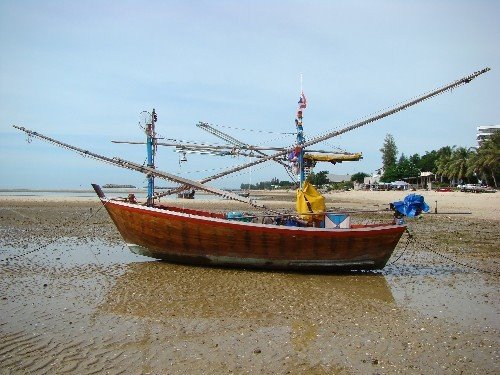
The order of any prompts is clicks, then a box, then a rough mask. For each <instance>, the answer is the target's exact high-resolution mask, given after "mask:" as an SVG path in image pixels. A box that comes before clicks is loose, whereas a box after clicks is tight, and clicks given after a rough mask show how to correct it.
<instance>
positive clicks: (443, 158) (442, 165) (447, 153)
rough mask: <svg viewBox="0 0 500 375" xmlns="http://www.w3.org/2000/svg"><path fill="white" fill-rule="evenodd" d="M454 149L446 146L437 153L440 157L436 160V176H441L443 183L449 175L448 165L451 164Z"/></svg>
mask: <svg viewBox="0 0 500 375" xmlns="http://www.w3.org/2000/svg"><path fill="white" fill-rule="evenodd" d="M454 149H455V146H453V147H450V146H445V147H441V148H440V149H439V150H438V152H437V154H438V155H439V156H438V158H437V159H436V175H437V176H441V182H443V177H446V176H447V175H448V165H449V163H450V160H451V154H452V152H453V150H454Z"/></svg>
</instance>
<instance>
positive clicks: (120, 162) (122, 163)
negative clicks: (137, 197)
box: [12, 125, 268, 210]
mask: <svg viewBox="0 0 500 375" xmlns="http://www.w3.org/2000/svg"><path fill="white" fill-rule="evenodd" d="M12 126H13V127H14V128H16V129H18V130H21V131H23V132H25V133H26V134H27V135H28V137H34V138H38V139H41V140H43V141H47V142H49V143H52V144H54V145H56V146H59V147H62V148H65V149H67V150H70V151H75V152H76V153H78V154H80V155H82V156H87V157H90V158H93V159H96V160H99V161H102V162H105V163H108V164H112V165H114V166H117V167H120V168H125V169H130V170H133V171H137V172H141V173H144V174H146V175H148V176H152V177H160V178H163V179H165V180H170V181H174V182H177V183H179V184H184V185H189V186H192V187H194V188H196V189H199V190H204V191H207V192H209V193H212V194H216V195H220V196H222V197H224V198H228V199H232V200H235V201H239V202H243V203H247V204H249V205H251V206H252V207H255V208H261V209H265V210H267V209H268V208H267V207H266V206H264V205H262V204H258V203H255V201H254V200H252V199H249V198H245V197H242V196H240V195H238V194H233V193H230V192H228V191H224V190H220V189H217V188H214V187H211V186H208V185H204V184H202V183H200V182H198V181H193V180H189V179H187V178H183V177H180V176H176V175H174V174H171V173H168V172H163V171H160V170H158V169H155V168H154V167H150V166H144V165H141V164H137V163H134V162H131V161H128V160H124V159H120V158H117V157H113V158H110V157H107V156H103V155H99V154H96V153H94V152H91V151H88V150H84V149H82V148H79V147H75V146H71V145H69V144H67V143H63V142H60V141H58V140H56V139H54V138H50V137H47V136H45V135H43V134H40V133H37V132H35V131H32V130H29V129H26V128H23V127H21V126H17V125H12ZM148 194H149V186H148Z"/></svg>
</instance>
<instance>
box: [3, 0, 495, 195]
mask: <svg viewBox="0 0 500 375" xmlns="http://www.w3.org/2000/svg"><path fill="white" fill-rule="evenodd" d="M499 14H500V1H459V0H449V1H439V0H432V1H422V0H419V1H311V0H309V1H272V0H271V1H269V0H268V1H256V0H253V1H79V2H77V1H23V0H15V1H14V0H12V1H9V0H3V1H1V2H0V51H1V52H0V53H1V58H0V188H15V187H30V188H77V187H85V188H86V187H89V184H90V183H91V182H97V183H100V184H105V183H119V184H129V183H130V184H133V185H136V186H144V185H145V184H146V183H145V179H144V177H143V176H142V175H140V174H138V173H136V172H131V171H125V170H120V169H118V168H115V167H112V166H109V165H106V164H101V163H99V162H96V161H94V160H91V159H85V158H82V157H80V156H78V155H76V154H73V153H71V152H69V151H65V150H62V149H59V148H56V147H54V146H52V145H50V144H48V143H44V142H41V141H37V140H33V142H31V143H29V144H28V143H26V142H25V139H26V137H25V135H24V134H23V133H21V132H19V131H17V130H15V129H13V128H12V125H14V124H16V125H20V126H24V127H26V128H29V129H32V130H35V131H37V132H40V133H43V134H46V135H48V136H51V137H53V138H56V139H59V140H62V141H64V142H66V143H69V144H73V145H76V146H78V147H82V148H87V149H90V150H93V151H95V152H97V153H101V154H104V155H106V156H120V157H122V158H125V159H130V160H132V161H135V162H139V163H142V162H143V161H144V159H145V158H146V154H145V146H137V145H118V144H112V143H111V142H110V141H111V140H113V139H118V140H131V141H141V140H143V139H144V133H143V132H142V131H141V129H140V128H139V126H138V123H139V121H140V113H141V112H142V111H143V110H149V111H151V110H152V108H155V109H156V111H157V113H158V123H157V131H158V133H159V134H161V135H162V136H164V137H166V138H175V139H182V140H193V141H205V142H213V143H221V141H220V140H218V139H217V138H215V137H213V136H211V135H210V134H207V133H205V132H203V131H201V130H200V129H198V128H197V127H196V123H197V122H199V121H206V122H209V123H212V124H216V125H220V126H225V127H226V128H221V130H223V131H225V132H228V133H230V134H231V135H233V136H234V137H236V138H239V139H241V140H243V141H245V142H247V143H252V144H258V145H263V146H264V145H268V146H287V145H290V144H291V143H293V140H294V138H293V136H290V135H286V134H282V133H288V132H293V131H294V130H295V125H294V116H295V111H296V108H297V101H298V99H299V94H300V79H299V77H300V74H301V73H302V74H303V89H304V93H305V95H306V97H307V100H308V107H307V109H306V111H305V117H304V130H305V133H306V137H308V138H312V137H313V136H315V135H318V134H321V133H325V132H327V131H330V130H332V129H336V128H342V127H343V126H345V124H347V123H349V122H351V121H353V120H355V119H358V118H361V117H363V116H365V115H368V114H371V113H374V112H377V111H379V110H381V109H384V108H387V107H390V106H392V105H394V104H396V103H399V102H401V101H403V100H406V99H410V98H412V97H415V96H417V95H419V94H422V93H424V92H427V91H429V90H432V89H434V88H438V87H440V86H442V85H444V84H446V83H448V82H452V81H454V80H456V79H459V78H462V77H464V76H466V75H468V74H470V73H472V72H474V71H477V70H480V69H482V68H484V67H490V68H492V70H491V71H490V72H489V73H486V74H484V75H483V76H481V77H479V78H478V79H476V80H474V81H473V82H472V83H470V84H468V85H465V86H462V87H460V88H458V89H456V90H454V91H453V92H451V93H446V94H443V95H440V96H438V97H436V98H434V99H431V100H428V101H426V102H424V103H422V104H419V105H417V106H415V107H413V108H411V109H409V110H407V111H403V112H402V113H399V114H396V115H394V116H391V117H389V118H386V119H383V120H380V121H378V122H375V123H373V124H370V125H367V126H366V127H363V128H360V129H357V130H354V131H352V132H349V133H346V134H344V135H343V136H341V137H338V138H333V139H331V140H329V141H327V142H325V143H322V144H320V145H317V147H316V148H322V149H340V150H346V151H350V152H362V153H363V155H364V158H363V160H362V161H359V162H350V163H347V162H345V163H343V164H340V165H335V166H332V165H330V164H318V165H317V167H316V169H315V171H316V172H319V171H321V170H328V171H329V172H330V173H338V174H346V173H349V174H353V173H356V172H358V171H363V172H368V173H372V172H373V171H374V170H375V169H377V168H379V167H380V165H381V153H380V151H379V149H380V147H381V146H382V143H383V140H384V137H385V136H386V134H387V133H391V134H392V135H393V136H394V139H395V141H396V144H397V146H398V149H399V152H404V153H405V154H406V155H411V154H414V153H419V154H421V155H422V154H424V153H425V152H426V151H430V150H433V149H438V148H440V147H442V146H445V145H450V146H453V145H457V146H465V147H470V146H475V145H476V142H475V134H476V127H477V126H479V125H495V124H499V123H500V120H499V118H500V106H499V105H498V101H499V100H498V99H499V91H500V67H499V62H500V48H499V47H498V46H499V45H500V32H499V31H500V22H499V21H498V15H499ZM227 127H233V128H238V129H233V128H227ZM251 130H253V131H251ZM246 161H247V159H245V158H232V157H225V158H223V157H215V156H200V155H188V162H187V163H182V165H180V163H179V154H177V153H175V152H173V151H172V150H171V149H166V148H160V149H159V153H158V156H157V166H158V168H159V169H162V170H165V171H168V172H172V173H177V174H181V175H182V176H184V177H188V178H192V179H201V178H203V177H205V176H208V175H211V174H214V173H215V172H218V171H220V170H221V169H223V168H225V167H228V166H233V165H237V164H240V163H244V162H246ZM272 177H278V178H279V179H287V175H286V173H285V172H284V170H283V168H282V167H279V166H277V165H273V164H272V163H266V164H262V165H260V166H259V167H256V168H254V169H251V170H249V171H248V173H241V174H238V175H235V176H231V177H230V178H225V179H222V180H220V181H217V182H213V184H214V185H216V186H219V187H239V184H240V183H241V182H252V183H255V182H258V181H261V180H263V179H271V178H272ZM160 184H163V183H160ZM164 184H165V185H168V183H164Z"/></svg>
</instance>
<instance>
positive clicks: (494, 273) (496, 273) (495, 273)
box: [418, 242, 500, 276]
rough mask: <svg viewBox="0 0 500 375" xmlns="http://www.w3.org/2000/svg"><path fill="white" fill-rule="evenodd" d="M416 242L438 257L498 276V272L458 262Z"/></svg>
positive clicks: (499, 274) (499, 273)
mask: <svg viewBox="0 0 500 375" xmlns="http://www.w3.org/2000/svg"><path fill="white" fill-rule="evenodd" d="M418 243H419V245H420V246H422V247H423V248H425V249H426V250H427V251H430V252H431V253H433V254H436V255H439V256H440V257H442V258H444V259H446V260H449V261H450V262H453V263H455V264H458V265H459V266H462V267H465V268H470V269H472V270H474V271H478V272H484V273H489V274H491V275H496V276H500V272H495V271H489V270H485V269H482V268H478V267H474V266H471V265H470V264H466V263H462V262H459V261H458V260H455V259H453V258H450V257H449V256H447V255H444V254H441V253H439V252H437V251H436V250H434V249H431V248H430V247H429V246H427V245H425V244H424V243H422V242H418Z"/></svg>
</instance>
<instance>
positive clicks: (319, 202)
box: [297, 181, 326, 221]
mask: <svg viewBox="0 0 500 375" xmlns="http://www.w3.org/2000/svg"><path fill="white" fill-rule="evenodd" d="M325 211H326V205H325V197H324V196H322V195H321V194H320V193H319V192H318V191H317V190H316V188H315V187H314V186H313V185H311V184H310V183H309V182H307V181H306V182H305V183H304V186H303V187H302V189H297V213H298V214H299V215H301V219H303V220H307V221H313V220H323V216H324V212H325ZM312 213H318V214H319V215H310V214H312Z"/></svg>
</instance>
